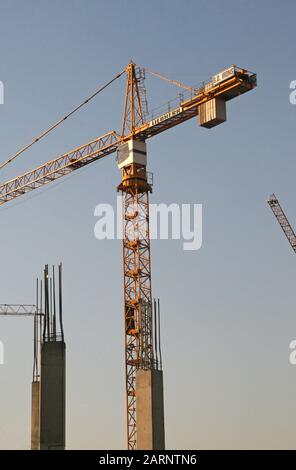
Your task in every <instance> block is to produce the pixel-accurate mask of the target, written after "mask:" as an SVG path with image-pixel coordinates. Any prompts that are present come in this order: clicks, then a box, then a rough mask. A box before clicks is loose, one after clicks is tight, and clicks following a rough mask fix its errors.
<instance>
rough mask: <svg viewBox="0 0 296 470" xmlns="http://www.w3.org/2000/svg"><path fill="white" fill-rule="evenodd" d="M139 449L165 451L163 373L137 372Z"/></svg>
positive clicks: (152, 371) (155, 371) (156, 371)
mask: <svg viewBox="0 0 296 470" xmlns="http://www.w3.org/2000/svg"><path fill="white" fill-rule="evenodd" d="M136 390H137V400H136V407H137V408H136V412H137V449H139V450H149V449H150V450H164V449H165V433H164V405H163V373H162V371H159V370H141V369H139V370H138V371H137V377H136Z"/></svg>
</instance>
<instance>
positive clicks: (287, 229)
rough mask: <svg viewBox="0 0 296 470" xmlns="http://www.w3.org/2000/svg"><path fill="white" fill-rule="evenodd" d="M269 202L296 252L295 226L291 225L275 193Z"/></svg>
mask: <svg viewBox="0 0 296 470" xmlns="http://www.w3.org/2000/svg"><path fill="white" fill-rule="evenodd" d="M268 204H269V206H270V208H271V210H272V212H273V213H274V215H275V217H276V219H277V221H278V223H279V224H280V226H281V227H282V230H283V232H284V234H285V235H286V237H287V239H288V240H289V243H290V245H291V247H292V249H293V251H294V253H296V235H295V233H294V230H293V228H292V227H291V225H290V222H289V221H288V219H287V217H286V215H285V213H284V211H283V209H282V207H281V205H280V203H279V201H278V199H277V197H276V196H275V194H272V195H271V196H270V198H269V199H268Z"/></svg>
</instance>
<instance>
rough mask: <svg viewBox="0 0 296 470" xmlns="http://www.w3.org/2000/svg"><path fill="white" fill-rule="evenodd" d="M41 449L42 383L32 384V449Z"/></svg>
mask: <svg viewBox="0 0 296 470" xmlns="http://www.w3.org/2000/svg"><path fill="white" fill-rule="evenodd" d="M39 448H40V382H32V415H31V449H32V450H39Z"/></svg>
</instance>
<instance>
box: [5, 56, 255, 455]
mask: <svg viewBox="0 0 296 470" xmlns="http://www.w3.org/2000/svg"><path fill="white" fill-rule="evenodd" d="M146 70H147V72H150V73H151V71H148V69H146ZM125 72H126V79H127V80H126V93H125V102H124V113H123V120H122V128H121V134H118V133H116V132H115V131H111V132H109V133H107V134H104V135H103V136H101V137H98V138H96V139H94V140H92V141H91V142H89V143H87V144H85V145H82V146H81V147H78V148H76V149H74V150H72V151H71V152H68V153H66V154H64V155H61V156H59V157H58V158H56V159H53V160H51V161H49V162H47V163H45V164H43V165H40V166H39V167H37V168H35V169H34V170H31V171H28V172H26V173H24V174H23V175H20V176H18V177H16V178H13V179H12V180H10V181H7V182H5V183H3V184H1V185H0V205H2V204H5V203H6V202H8V201H10V200H13V199H15V198H17V197H19V196H21V195H23V194H26V193H28V192H30V191H32V190H34V189H37V188H39V187H41V186H44V185H46V184H48V183H49V182H51V181H55V180H56V179H58V178H61V177H62V176H66V175H68V174H70V173H72V172H73V171H76V170H78V169H79V168H81V167H84V166H85V165H88V164H90V163H93V162H95V161H97V160H99V159H102V158H104V157H106V156H108V155H110V154H112V153H114V152H117V155H118V166H119V168H120V170H121V182H120V184H119V185H118V187H117V190H118V191H119V192H120V193H121V195H122V209H123V210H122V226H123V240H122V252H123V278H124V283H123V284H124V334H125V375H126V413H127V447H128V449H136V448H137V409H136V402H137V371H139V370H144V371H160V370H161V367H162V365H161V364H162V361H161V359H160V361H159V360H158V355H157V343H158V341H159V340H158V338H157V331H156V329H157V323H158V322H157V320H156V318H157V315H156V314H155V311H154V312H153V301H152V300H153V299H152V288H151V254H150V231H149V194H150V193H151V192H152V181H151V180H150V178H149V173H148V172H147V149H146V140H147V139H149V138H151V137H153V136H155V135H157V134H159V133H161V132H164V131H166V130H168V129H170V128H172V127H174V126H176V125H178V124H181V123H183V122H185V121H187V120H189V119H192V118H194V117H196V116H199V123H200V125H201V126H203V127H208V128H209V127H213V126H215V125H217V124H220V123H221V122H224V121H225V120H226V109H225V106H226V105H225V103H226V102H227V101H229V100H231V99H233V98H235V97H237V96H239V95H241V94H243V93H245V92H248V91H250V90H252V89H253V88H254V87H256V83H257V82H256V74H254V73H251V72H248V71H247V70H245V69H241V68H238V67H236V66H231V67H229V68H228V69H226V70H224V71H222V72H221V73H219V74H217V75H215V76H213V77H212V80H211V81H210V82H209V83H207V84H203V85H202V86H201V87H200V88H198V89H193V88H191V87H186V86H183V85H182V84H181V83H179V82H176V81H174V80H169V79H167V78H165V77H162V76H161V75H160V74H157V73H153V72H152V75H155V76H158V77H159V78H162V79H164V80H166V81H169V82H171V83H172V84H174V85H177V86H181V87H183V88H187V90H190V92H191V95H190V97H189V98H188V99H184V98H180V101H179V105H178V106H176V107H171V106H169V107H168V109H167V111H166V112H165V113H163V114H160V115H157V116H153V117H151V119H150V120H149V119H148V110H147V100H146V90H145V86H144V78H145V69H141V68H139V67H137V66H136V65H135V64H134V63H133V62H130V63H129V64H128V66H127V67H126V69H125ZM110 83H111V82H110ZM78 108H79V107H78ZM78 108H77V109H78ZM218 108H219V109H220V112H221V116H220V117H219V116H216V113H218V111H217V110H218ZM221 110H222V111H221ZM223 113H224V115H223ZM45 134H46V133H44V135H45ZM16 155H18V154H16ZM154 305H156V303H155V302H154ZM155 308H156V307H155ZM163 439H164V436H163ZM159 445H162V444H159ZM146 448H148V447H146ZM149 448H150V447H149ZM151 448H154V447H151ZM156 448H157V447H156ZM158 448H161V447H158Z"/></svg>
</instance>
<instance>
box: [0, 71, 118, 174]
mask: <svg viewBox="0 0 296 470" xmlns="http://www.w3.org/2000/svg"><path fill="white" fill-rule="evenodd" d="M125 71H126V69H124V70H122V71H121V72H120V73H119V74H118V75H116V76H115V77H113V78H112V80H109V82H107V83H106V84H105V85H103V86H102V87H100V88H99V89H98V90H96V91H95V92H94V93H93V94H92V95H90V96H89V97H88V98H86V99H85V100H84V101H82V102H81V103H80V104H79V105H78V106H76V107H75V108H74V109H72V111H70V112H69V113H68V114H66V115H65V116H63V117H62V118H61V119H59V120H58V121H57V122H56V123H54V124H53V125H52V126H50V127H49V128H48V129H47V130H45V131H43V132H42V133H41V134H40V135H38V136H37V137H35V139H33V140H32V142H30V143H29V144H28V145H26V146H25V147H23V148H21V149H20V150H19V151H18V152H16V153H15V154H14V155H12V156H11V157H10V158H8V159H7V160H5V161H4V162H2V163H1V164H0V170H1V169H2V168H4V167H5V166H6V165H8V164H9V163H11V162H12V161H13V160H15V159H16V158H17V157H19V156H20V155H22V154H23V153H24V152H25V151H26V150H28V149H29V148H30V147H32V145H34V144H36V143H37V142H39V141H40V140H41V139H43V137H45V136H46V135H48V134H49V133H50V132H51V131H53V130H54V129H56V128H57V127H58V126H59V125H61V124H62V123H63V122H65V120H66V119H68V117H70V116H72V114H74V113H76V111H78V110H79V109H81V108H82V107H83V106H85V105H86V104H87V103H89V102H90V101H91V100H92V99H93V98H95V96H97V95H98V94H99V93H101V91H103V90H105V88H107V87H108V86H109V85H111V83H113V82H114V81H115V80H117V78H119V77H121V76H122V75H123V74H124V73H125Z"/></svg>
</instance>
